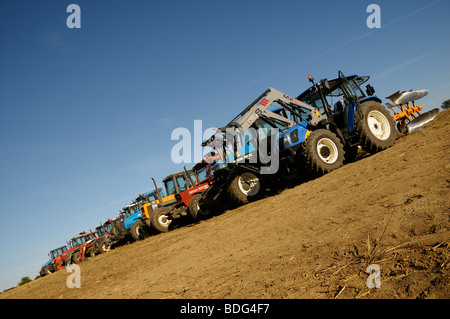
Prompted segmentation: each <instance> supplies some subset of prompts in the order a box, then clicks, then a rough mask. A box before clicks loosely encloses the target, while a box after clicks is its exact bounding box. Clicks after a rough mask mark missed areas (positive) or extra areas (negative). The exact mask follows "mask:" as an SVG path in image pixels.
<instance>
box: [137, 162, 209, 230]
mask: <svg viewBox="0 0 450 319" xmlns="http://www.w3.org/2000/svg"><path fill="white" fill-rule="evenodd" d="M163 183H164V186H165V188H166V191H167V194H168V196H174V199H175V200H166V201H164V198H162V199H163V200H162V201H160V202H159V203H154V204H153V207H152V212H151V214H149V213H148V211H147V214H146V215H145V216H144V214H143V216H144V221H145V222H146V223H147V224H149V225H150V226H151V227H153V228H154V229H155V230H156V231H158V232H167V231H169V226H170V225H171V223H172V221H173V220H175V219H178V218H180V217H184V216H190V217H191V218H192V219H194V220H199V219H206V218H208V217H209V216H210V215H211V213H212V210H211V209H209V207H208V206H207V205H206V204H205V203H204V201H203V200H202V193H203V191H205V190H206V189H208V188H209V187H210V186H211V184H212V183H213V181H212V173H211V163H210V162H208V161H206V160H202V161H201V162H200V163H197V164H196V165H195V166H194V167H193V168H192V169H189V170H187V169H186V168H185V169H184V170H183V171H180V172H177V173H174V174H170V175H169V176H167V177H166V178H164V179H163ZM160 198H161V197H160ZM169 198H170V197H169ZM149 207H150V206H149V205H147V206H146V208H149Z"/></svg>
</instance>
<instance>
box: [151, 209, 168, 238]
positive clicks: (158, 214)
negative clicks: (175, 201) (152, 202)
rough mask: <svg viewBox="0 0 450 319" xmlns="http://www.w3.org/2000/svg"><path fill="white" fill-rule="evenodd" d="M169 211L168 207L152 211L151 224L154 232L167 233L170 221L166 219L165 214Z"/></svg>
mask: <svg viewBox="0 0 450 319" xmlns="http://www.w3.org/2000/svg"><path fill="white" fill-rule="evenodd" d="M170 211H171V208H170V207H160V208H158V209H156V210H154V211H153V214H152V216H151V224H152V227H153V228H154V229H155V230H156V231H158V232H160V233H167V232H168V231H169V226H170V224H171V223H172V220H171V219H168V218H167V213H169V212H170Z"/></svg>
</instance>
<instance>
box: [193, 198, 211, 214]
mask: <svg viewBox="0 0 450 319" xmlns="http://www.w3.org/2000/svg"><path fill="white" fill-rule="evenodd" d="M189 213H190V214H191V216H192V217H193V218H194V219H207V218H209V217H211V215H212V212H211V209H210V208H209V207H208V205H207V204H206V202H205V201H204V200H203V199H202V194H196V195H194V196H193V197H192V199H191V202H190V203H189Z"/></svg>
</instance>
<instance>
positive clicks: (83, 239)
mask: <svg viewBox="0 0 450 319" xmlns="http://www.w3.org/2000/svg"><path fill="white" fill-rule="evenodd" d="M96 237H97V231H93V232H90V233H86V232H81V233H80V234H79V235H78V236H75V237H73V238H72V239H71V240H70V241H69V243H68V245H69V247H70V248H74V247H79V246H81V245H83V244H86V243H89V242H91V241H92V240H93V239H94V238H96Z"/></svg>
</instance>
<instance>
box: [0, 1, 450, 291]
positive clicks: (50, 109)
mask: <svg viewBox="0 0 450 319" xmlns="http://www.w3.org/2000/svg"><path fill="white" fill-rule="evenodd" d="M71 3H76V4H78V5H79V6H80V8H81V29H69V28H67V26H66V19H67V17H68V16H69V13H67V12H66V8H67V6H68V5H69V4H71ZM370 3H376V4H378V5H379V6H380V8H381V28H380V29H369V28H368V27H367V25H366V19H367V17H368V16H369V13H367V12H366V8H367V6H368V5H369V4H370ZM449 11H450V3H449V2H448V1H446V0H440V1H425V0H409V1H401V0H399V1H384V0H383V1H381V0H380V1H375V0H371V1H349V0H346V1H331V0H330V1H329V0H327V1H325V0H324V1H266V0H258V1H249V0H248V1H215V0H210V1H195V0H193V1H112V0H108V1H92V0H90V1H84V0H83V1H82V0H71V1H63V0H53V1H17V0H14V1H13V0H4V1H1V2H0V111H1V113H0V114H1V115H0V155H1V156H0V213H1V218H2V223H1V225H0V227H1V229H0V256H2V257H1V263H0V290H1V291H2V290H4V289H6V288H9V287H12V286H14V285H16V283H17V282H18V281H20V278H21V277H23V276H30V277H31V278H34V277H35V276H36V275H37V274H38V272H39V270H40V267H41V265H42V264H43V263H44V262H46V261H47V253H48V251H49V250H51V249H53V248H56V247H58V246H61V245H63V244H65V241H66V240H68V239H70V238H71V237H72V236H74V235H76V234H77V233H79V232H80V231H83V230H89V229H94V228H95V227H96V226H98V225H99V224H100V223H101V222H104V221H105V220H106V219H108V218H113V217H116V216H117V215H118V212H119V210H120V209H121V208H122V207H123V206H125V205H127V204H128V203H130V202H131V200H132V199H133V198H135V196H137V195H138V194H139V193H143V192H145V191H148V190H150V189H152V182H151V178H152V177H154V178H155V179H156V181H157V182H158V183H159V184H160V185H161V180H162V178H164V177H165V176H167V175H168V174H170V173H171V172H173V171H178V170H181V169H182V167H183V165H182V164H175V163H173V162H172V160H171V157H170V154H171V149H172V147H173V146H174V145H175V144H176V143H177V141H172V140H171V133H172V131H173V130H174V129H175V128H177V127H186V128H188V129H192V128H193V123H194V120H196V119H200V120H203V126H204V129H206V128H208V127H219V126H222V125H224V124H226V123H227V122H228V121H229V120H231V118H233V117H234V116H235V115H236V114H237V113H239V112H240V111H241V110H242V108H244V107H245V106H247V105H248V104H249V103H250V102H251V101H252V100H253V99H255V98H256V97H257V96H258V95H259V94H260V93H262V91H264V90H265V89H266V88H268V87H274V88H277V89H278V90H280V91H282V92H285V93H287V94H289V95H291V96H296V95H297V94H299V93H301V92H302V91H303V90H304V89H306V88H307V87H308V81H307V75H308V74H312V75H313V76H314V77H315V78H316V79H317V80H319V79H321V78H325V77H327V78H332V77H335V76H336V75H337V72H338V70H343V71H344V73H358V74H361V75H371V76H372V78H371V80H370V83H371V84H372V86H374V88H375V90H376V94H377V95H378V96H379V97H381V98H383V99H384V97H386V96H388V95H390V94H392V93H394V92H396V91H397V90H410V89H428V90H429V91H430V93H429V95H428V96H427V97H425V98H423V99H422V100H420V102H421V103H420V104H423V105H424V106H425V110H430V109H432V108H434V107H439V106H440V105H441V103H442V102H443V101H444V100H446V99H449V98H450V93H449V88H450V59H449V58H448V57H449V56H450V41H449V40H448V34H449V33H450V23H449V22H448V12H449Z"/></svg>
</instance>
